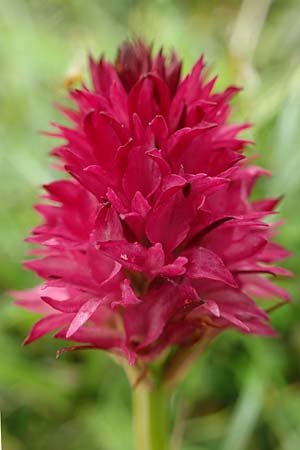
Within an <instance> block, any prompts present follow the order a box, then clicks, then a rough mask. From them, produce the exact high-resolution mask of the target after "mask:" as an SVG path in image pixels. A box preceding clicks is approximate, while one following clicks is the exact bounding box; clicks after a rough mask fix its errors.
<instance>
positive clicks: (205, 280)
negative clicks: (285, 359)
mask: <svg viewBox="0 0 300 450" xmlns="http://www.w3.org/2000/svg"><path fill="white" fill-rule="evenodd" d="M90 71H91V76H92V82H93V88H92V89H88V88H87V87H85V86H84V87H83V88H82V90H74V91H72V92H71V93H70V95H71V98H72V100H73V101H74V102H75V103H76V109H69V108H61V109H62V111H63V113H64V114H65V115H66V116H67V117H68V118H69V119H70V120H71V121H72V122H73V124H72V126H71V127H70V128H69V127H65V126H61V125H55V127H56V129H57V132H56V133H52V134H53V135H54V136H56V137H58V138H63V140H64V144H63V145H61V146H59V147H57V148H55V149H54V150H53V152H52V153H53V155H54V156H55V157H57V158H58V160H59V161H60V168H62V169H63V170H65V171H67V172H68V173H69V174H70V175H71V178H70V179H62V180H61V181H55V182H53V183H50V184H49V185H46V186H45V191H46V194H45V195H44V196H43V197H44V199H46V201H44V202H43V203H42V204H39V205H37V206H36V209H37V211H38V212H39V213H40V214H41V215H42V216H43V219H44V222H43V224H42V225H40V226H38V227H36V228H35V229H34V230H33V234H32V236H31V237H30V238H29V239H28V240H29V242H32V243H34V244H39V247H38V248H35V249H34V250H33V253H34V254H36V255H38V256H39V257H38V258H36V259H33V260H31V261H28V262H26V263H25V265H26V266H27V267H28V268H29V269H31V270H33V271H35V272H36V273H37V274H38V275H39V276H40V277H41V278H43V279H45V282H44V284H43V285H42V286H40V287H37V288H35V289H31V290H28V291H25V292H21V293H18V294H17V297H18V300H17V303H19V304H20V305H22V306H24V307H26V308H28V309H30V310H33V311H36V312H39V313H42V314H43V318H42V319H40V320H39V321H38V322H37V323H36V324H35V325H34V327H33V328H32V331H31V333H30V334H29V336H28V338H27V340H26V343H30V342H32V341H34V340H35V339H38V338H40V337H41V336H42V335H44V334H46V333H48V332H51V331H53V330H58V331H57V332H56V334H55V337H56V338H61V339H66V340H69V341H75V342H77V343H80V344H81V345H78V346H74V347H69V348H70V349H73V348H78V347H79V348H82V347H84V348H99V349H107V350H110V351H113V352H117V353H119V354H123V355H125V356H126V357H127V358H129V360H130V362H131V363H133V362H134V361H135V360H136V358H141V359H142V360H143V361H150V360H152V359H153V358H155V357H157V355H159V354H161V352H162V351H164V350H166V349H168V348H170V347H171V346H173V345H177V346H181V345H184V346H187V345H190V344H192V343H195V342H196V341H198V340H200V339H202V338H203V336H204V335H205V333H206V332H207V330H209V329H211V330H215V332H216V333H219V332H221V331H222V330H224V329H227V328H228V327H233V328H236V329H238V330H240V331H242V332H244V333H249V334H260V335H272V333H273V331H272V329H271V328H270V326H269V325H268V315H267V313H266V312H265V311H264V310H263V309H261V308H260V307H259V306H257V304H256V303H255V302H254V301H253V300H252V299H251V295H253V296H255V297H262V298H273V297H281V298H283V299H284V300H288V299H289V297H288V294H287V293H286V292H285V291H284V290H283V289H281V288H279V287H276V286H275V285H274V284H273V283H272V282H271V281H270V279H268V277H266V276H265V275H266V274H267V275H268V274H271V275H277V274H280V275H288V272H287V271H286V270H284V269H282V268H278V267H274V266H272V263H274V262H276V261H278V260H280V259H282V258H285V257H286V256H288V252H287V251H286V250H285V249H283V248H282V247H280V246H278V245H277V244H275V243H274V242H272V236H273V234H274V226H271V225H269V224H267V223H266V222H265V221H264V218H265V217H266V216H267V215H269V214H271V213H272V212H273V209H274V207H275V206H276V204H277V202H278V199H264V200H259V201H251V200H249V197H250V195H251V191H252V188H253V185H254V183H255V181H256V179H257V178H258V177H260V176H262V175H269V173H268V172H267V171H265V170H263V169H261V168H259V167H256V166H253V165H250V164H249V163H246V161H245V159H244V156H243V149H244V148H245V146H246V145H247V144H248V142H247V141H246V140H243V139H239V138H238V137H237V135H238V134H239V133H240V132H241V131H242V130H244V129H246V128H247V127H248V125H247V124H242V125H240V124H229V123H228V117H229V115H230V106H229V100H230V99H231V97H232V96H234V95H235V94H236V93H237V92H238V89H237V88H236V87H229V88H227V89H226V90H225V91H224V92H221V93H213V87H214V83H215V78H214V79H211V80H208V79H207V75H206V73H205V69H204V61H203V58H202V57H201V58H200V59H199V61H198V62H197V63H196V64H195V66H194V67H193V69H192V71H191V73H190V74H189V75H187V76H186V77H185V78H183V79H182V77H181V63H180V61H179V60H178V58H177V56H176V54H172V55H170V57H168V58H166V57H165V56H164V54H163V52H162V51H160V52H159V53H158V54H156V55H155V56H153V55H152V51H151V49H149V48H148V47H147V46H145V45H144V44H143V43H142V42H136V43H124V44H123V45H122V47H121V48H120V50H119V52H118V56H117V59H116V61H115V63H114V64H110V63H109V62H107V61H105V60H104V59H103V58H101V59H100V60H99V61H95V60H94V59H92V58H91V59H90Z"/></svg>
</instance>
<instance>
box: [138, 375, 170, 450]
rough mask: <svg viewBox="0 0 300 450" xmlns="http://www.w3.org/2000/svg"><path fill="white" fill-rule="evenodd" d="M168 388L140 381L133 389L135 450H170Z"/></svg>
mask: <svg viewBox="0 0 300 450" xmlns="http://www.w3.org/2000/svg"><path fill="white" fill-rule="evenodd" d="M167 400H168V395H167V392H166V390H165V389H164V388H163V387H162V386H161V385H156V386H149V385H148V384H146V383H144V382H140V383H139V384H138V386H136V387H135V388H134V389H133V390H132V404H133V427H134V439H135V450H169V443H168V429H167V428H168V427H167Z"/></svg>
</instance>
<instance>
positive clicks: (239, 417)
mask: <svg viewBox="0 0 300 450" xmlns="http://www.w3.org/2000/svg"><path fill="white" fill-rule="evenodd" d="M262 401H263V383H262V382H261V380H259V379H258V377H257V374H255V373H250V375H249V376H248V380H247V381H246V382H245V384H244V387H243V390H242V392H241V394H240V398H239V400H238V402H237V405H236V408H235V411H234V413H233V416H232V419H231V423H230V424H229V427H228V431H227V436H226V437H225V442H224V445H223V447H222V450H233V449H234V450H245V449H246V448H247V444H248V442H249V439H250V437H251V433H252V431H253V429H254V427H255V424H256V422H257V419H258V417H259V414H260V411H261V407H262Z"/></svg>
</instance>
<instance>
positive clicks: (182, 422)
mask: <svg viewBox="0 0 300 450" xmlns="http://www.w3.org/2000/svg"><path fill="white" fill-rule="evenodd" d="M299 23H300V2H299V0H274V1H271V0H244V1H238V0H226V1H225V0H224V1H217V0H202V1H200V0H198V1H197V0H194V1H192V0H185V1H171V0H152V1H151V2H150V1H149V2H148V1H139V0H110V1H94V0H85V1H84V0H81V1H80V0H65V1H63V0H31V1H30V0H27V1H26V0H0V69H1V71H0V77H1V78H0V149H1V152H0V158H1V164H0V198H1V209H0V264H1V268H0V289H1V291H2V295H1V304H0V342H1V356H0V409H1V411H2V421H3V432H2V434H3V448H4V450H29V449H30V450H41V449H43V450H53V449H55V448H60V449H62V450H83V449H89V450H130V449H131V447H132V443H131V439H132V437H131V422H130V392H129V388H128V385H127V381H126V379H125V376H124V375H123V373H122V371H121V370H120V369H119V368H118V367H116V366H115V365H114V364H113V362H111V360H110V359H109V357H108V356H107V355H105V354H102V353H101V352H94V351H91V352H86V353H84V352H83V353H77V354H70V355H66V356H63V357H62V358H61V359H60V360H58V361H56V360H55V351H56V349H57V348H59V347H60V343H59V342H57V341H52V340H51V339H50V338H49V337H45V338H43V339H42V340H41V341H40V342H37V343H35V344H33V345H32V346H30V347H28V348H27V347H26V348H22V347H21V342H22V340H23V339H24V337H25V336H26V333H27V331H28V329H29V327H30V325H31V324H32V323H33V320H34V316H33V315H31V314H29V313H27V312H24V311H22V310H19V309H18V308H15V307H14V306H13V305H12V303H11V300H10V298H9V297H8V295H7V294H5V292H7V290H10V289H16V288H25V287H29V286H32V285H34V284H35V283H36V282H37V280H36V279H34V277H33V275H32V274H30V273H28V272H26V271H25V270H23V269H22V268H21V266H20V263H21V261H22V260H23V259H24V258H25V253H26V248H27V246H26V244H25V243H23V238H24V237H25V236H26V235H28V233H29V231H30V229H31V228H32V226H33V225H34V224H36V223H38V220H39V219H38V217H37V215H36V214H35V213H34V212H33V210H32V205H33V203H34V202H35V200H36V197H37V195H38V193H39V192H40V188H39V186H40V185H41V184H42V183H45V182H49V181H50V180H52V179H53V178H54V176H56V175H55V174H54V172H53V170H51V169H50V168H49V158H48V156H47V152H48V151H49V149H50V148H51V146H53V145H54V144H55V142H52V141H51V140H50V139H48V138H46V137H43V136H41V135H39V134H38V131H39V130H43V129H47V128H48V123H49V122H50V121H52V120H56V119H58V117H59V116H58V114H57V112H55V110H54V108H53V103H55V102H63V101H64V99H65V98H66V88H65V87H64V84H63V80H64V79H65V77H66V74H68V73H70V72H72V71H74V70H75V71H76V70H77V69H80V68H81V66H82V64H84V63H85V55H86V53H87V51H91V52H92V53H93V54H94V55H98V54H100V53H101V52H105V54H106V55H107V56H108V57H110V58H113V57H114V55H115V53H116V48H117V46H118V44H119V43H120V41H121V40H123V39H124V38H128V37H133V36H142V37H144V38H146V39H148V40H153V41H154V43H155V45H156V47H158V46H160V45H164V47H165V48H166V49H170V48H172V47H176V48H177V49H178V52H179V53H180V55H181V56H182V58H183V59H184V71H187V70H188V69H189V68H190V67H191V65H192V64H193V62H194V61H195V60H196V59H197V58H198V56H199V54H200V53H202V52H204V53H205V55H206V59H207V62H208V64H209V65H212V67H213V68H212V72H213V73H219V74H220V80H219V85H218V86H219V87H223V86H224V85H226V84H228V83H237V84H239V85H243V86H244V88H245V89H244V91H243V92H242V93H241V94H240V95H239V97H238V98H237V99H236V100H235V102H234V109H235V117H237V118H238V119H239V120H241V121H244V120H250V121H251V122H252V123H253V124H254V128H253V130H252V131H251V132H250V135H251V138H254V139H255V140H256V142H257V146H256V149H255V151H258V152H260V153H261V158H260V160H259V161H260V164H261V165H263V166H264V167H267V168H268V169H271V170H272V171H273V173H274V177H273V178H272V179H265V180H263V181H262V182H260V184H259V186H258V188H257V191H256V192H257V193H260V194H265V195H270V194H271V195H272V196H273V195H278V194H280V193H283V194H284V196H285V198H284V200H283V202H282V204H281V205H280V216H281V217H285V218H287V219H288V221H287V222H286V223H285V224H284V225H283V227H282V232H281V234H280V236H279V237H278V240H279V241H280V242H281V243H283V244H284V245H286V246H287V247H288V248H289V249H290V250H292V251H293V252H294V254H295V256H294V257H292V258H291V259H290V260H289V261H287V262H286V267H288V268H290V269H292V270H294V271H295V272H296V273H297V275H298V273H299V258H298V255H299V251H300V232H299V220H300V208H299V194H300V178H299V171H300V26H299ZM59 120H60V119H59ZM285 285H286V287H287V288H288V289H289V290H290V292H291V294H292V296H293V303H292V305H291V306H286V307H284V308H282V309H279V310H277V311H276V312H274V313H273V314H272V323H273V325H274V327H276V328H277V329H278V330H279V332H280V334H281V336H280V337H279V338H278V339H275V340H270V339H261V338H254V337H245V336H240V335H238V334H237V333H233V332H232V333H227V334H223V335H222V336H221V337H220V338H219V339H218V340H217V341H216V342H215V343H214V344H213V345H212V346H211V348H210V349H209V350H208V351H207V352H206V353H205V355H204V356H203V357H202V359H201V360H199V362H198V363H197V364H196V366H195V367H194V368H193V370H192V372H191V373H190V374H189V376H188V377H187V379H186V380H185V382H184V383H183V384H182V385H181V386H180V387H179V388H178V390H177V391H176V393H175V394H174V396H173V399H172V410H173V416H174V418H176V420H177V426H176V429H175V438H174V442H173V449H172V450H254V449H255V450H297V449H299V448H300V308H299V287H300V282H299V277H298V276H297V277H296V278H295V279H294V280H291V281H288V282H285ZM181 439H182V440H183V442H182V444H179V442H180V440H181Z"/></svg>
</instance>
